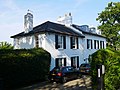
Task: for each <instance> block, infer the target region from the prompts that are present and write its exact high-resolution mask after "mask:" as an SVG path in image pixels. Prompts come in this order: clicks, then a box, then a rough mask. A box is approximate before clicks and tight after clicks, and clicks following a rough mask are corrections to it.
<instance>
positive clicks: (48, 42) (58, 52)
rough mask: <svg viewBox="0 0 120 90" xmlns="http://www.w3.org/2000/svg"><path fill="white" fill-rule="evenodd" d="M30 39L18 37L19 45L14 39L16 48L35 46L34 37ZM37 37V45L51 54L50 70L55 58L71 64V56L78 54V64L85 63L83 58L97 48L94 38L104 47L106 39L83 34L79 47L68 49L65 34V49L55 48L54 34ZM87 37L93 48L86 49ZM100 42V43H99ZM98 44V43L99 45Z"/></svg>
mask: <svg viewBox="0 0 120 90" xmlns="http://www.w3.org/2000/svg"><path fill="white" fill-rule="evenodd" d="M29 38H30V40H29V41H26V40H24V39H25V38H20V39H19V40H20V42H19V45H17V41H16V40H15V42H14V45H15V48H16V49H21V48H26V49H29V48H34V47H35V37H34V35H33V36H29ZM38 39H39V47H42V48H43V49H45V50H46V51H48V52H49V53H50V54H51V67H50V70H51V69H52V68H53V67H55V58H66V65H67V66H70V65H71V57H75V56H79V65H80V64H81V63H85V62H87V61H85V59H86V60H87V58H88V56H89V55H90V54H92V53H94V52H96V51H97V50H98V49H94V40H99V41H104V42H105V48H106V39H105V38H102V37H99V36H93V35H89V34H85V38H81V37H79V39H78V41H79V49H70V36H66V49H55V34H50V33H46V34H45V33H44V34H39V35H38ZM87 39H92V40H93V49H87ZM99 44H100V43H99ZM99 46H100V45H99Z"/></svg>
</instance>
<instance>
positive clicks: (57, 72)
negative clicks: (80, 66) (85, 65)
mask: <svg viewBox="0 0 120 90" xmlns="http://www.w3.org/2000/svg"><path fill="white" fill-rule="evenodd" d="M78 77H79V70H76V69H75V68H73V67H71V66H64V67H55V68H53V69H52V70H51V71H50V73H49V76H48V79H49V80H50V81H56V82H61V83H64V82H66V81H67V80H71V79H75V78H78Z"/></svg>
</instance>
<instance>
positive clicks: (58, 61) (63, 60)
mask: <svg viewBox="0 0 120 90" xmlns="http://www.w3.org/2000/svg"><path fill="white" fill-rule="evenodd" d="M55 64H56V67H61V66H66V58H56V63H55Z"/></svg>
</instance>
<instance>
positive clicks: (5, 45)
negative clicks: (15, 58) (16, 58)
mask: <svg viewBox="0 0 120 90" xmlns="http://www.w3.org/2000/svg"><path fill="white" fill-rule="evenodd" d="M0 49H13V46H12V45H11V44H9V43H7V42H0Z"/></svg>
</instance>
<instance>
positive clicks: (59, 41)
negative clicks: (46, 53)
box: [55, 35, 66, 49]
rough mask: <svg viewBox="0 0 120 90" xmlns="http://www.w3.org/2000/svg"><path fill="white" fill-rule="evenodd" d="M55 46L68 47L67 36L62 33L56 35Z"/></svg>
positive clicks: (58, 47) (57, 47)
mask: <svg viewBox="0 0 120 90" xmlns="http://www.w3.org/2000/svg"><path fill="white" fill-rule="evenodd" d="M55 48H56V49H66V37H65V36H62V35H55Z"/></svg>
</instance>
